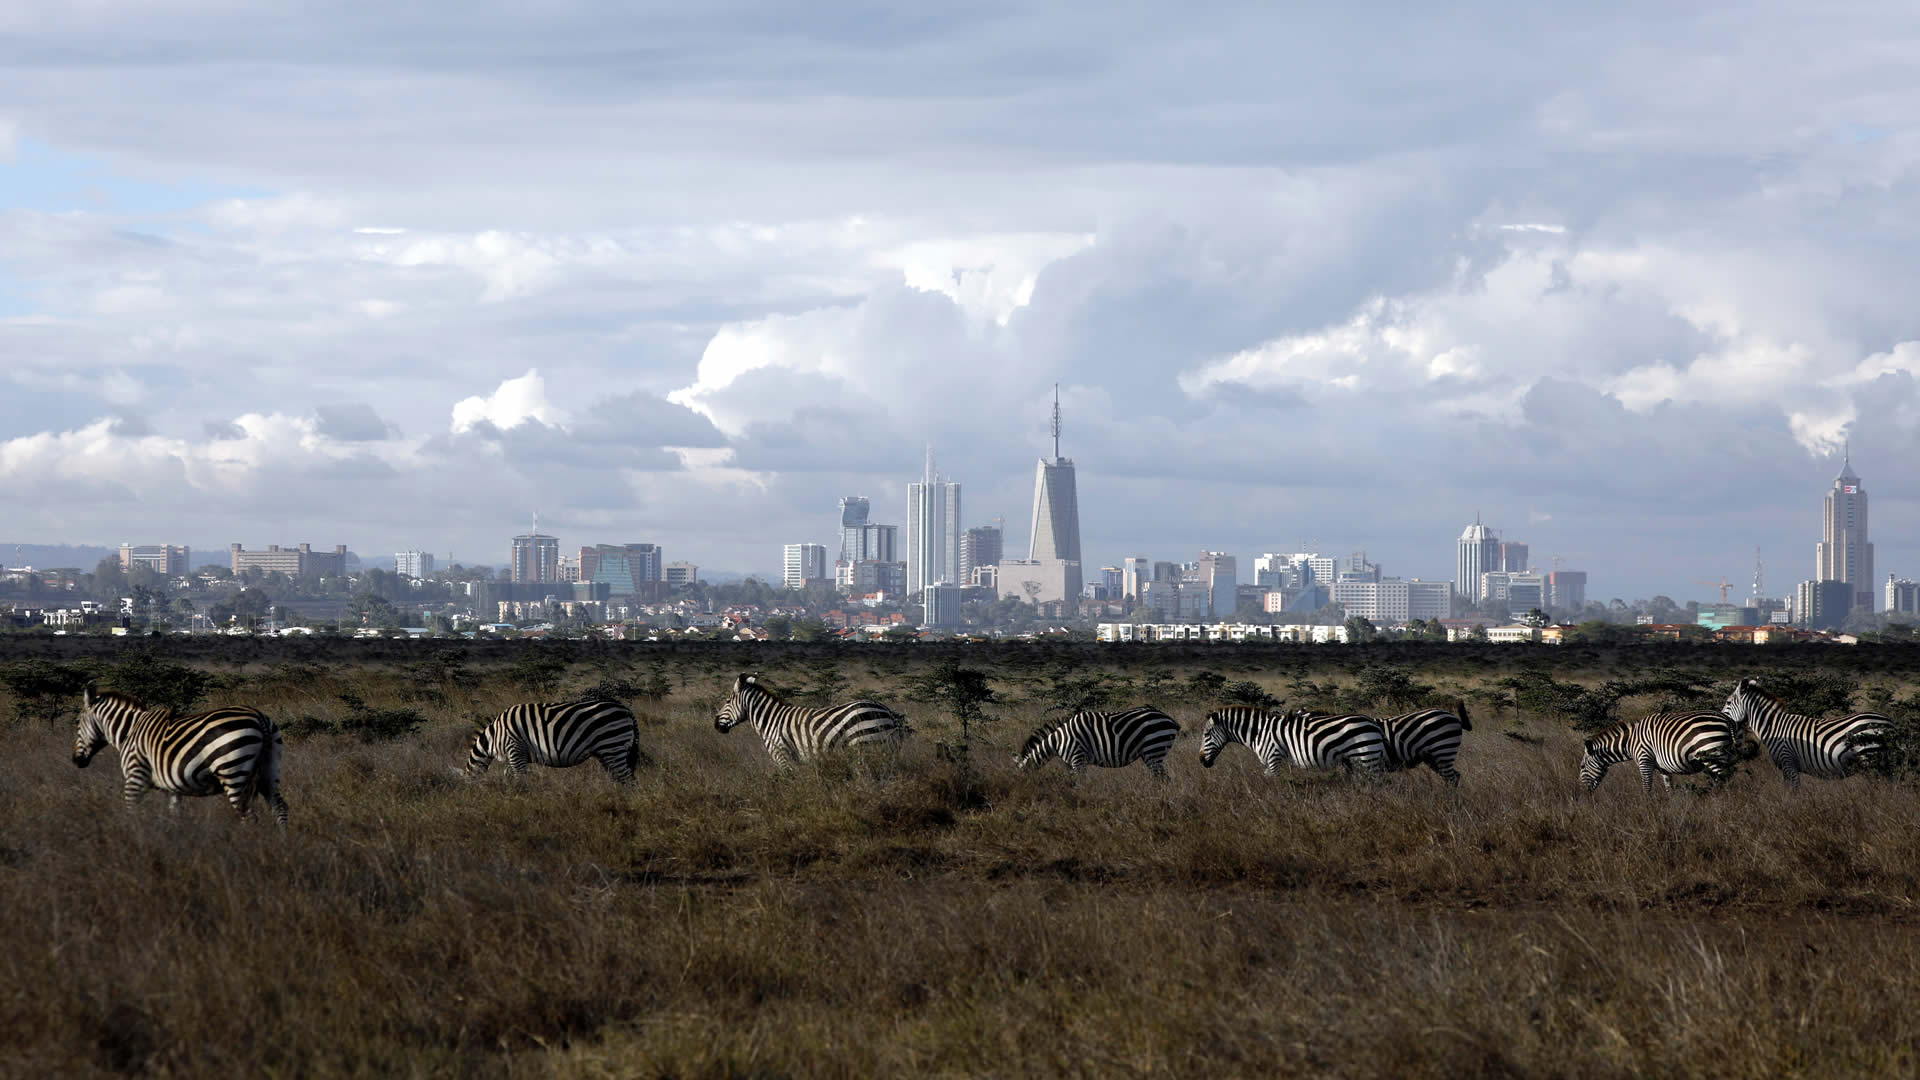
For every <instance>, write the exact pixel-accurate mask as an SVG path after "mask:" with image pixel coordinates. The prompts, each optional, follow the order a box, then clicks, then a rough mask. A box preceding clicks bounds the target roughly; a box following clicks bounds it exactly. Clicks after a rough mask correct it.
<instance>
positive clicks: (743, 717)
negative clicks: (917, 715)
mask: <svg viewBox="0 0 1920 1080" xmlns="http://www.w3.org/2000/svg"><path fill="white" fill-rule="evenodd" d="M743 723H751V724H752V725H753V726H754V727H756V728H758V729H760V738H761V741H763V742H765V743H766V744H767V753H768V754H769V755H770V756H772V758H773V761H774V764H776V765H778V766H780V767H781V768H783V769H790V768H792V767H793V766H794V765H795V764H796V763H797V762H803V761H813V760H814V759H816V758H818V757H820V756H821V755H823V754H826V753H828V752H830V751H833V750H837V749H839V748H841V747H843V746H873V745H879V746H887V747H892V748H894V749H898V748H899V746H900V743H901V742H902V741H903V740H905V738H906V737H907V735H908V733H909V732H910V731H911V730H912V729H911V728H909V727H908V726H907V721H906V718H905V717H903V716H901V715H900V714H898V713H896V712H894V711H893V710H892V709H889V708H887V707H886V706H885V705H882V704H880V703H879V702H877V701H849V702H847V703H845V704H844V705H830V706H828V707H826V708H824V709H809V708H806V707H805V706H801V705H788V704H787V703H785V702H783V701H781V700H780V699H779V698H778V697H775V696H774V694H773V691H771V690H768V689H767V688H766V687H764V686H761V685H760V684H759V682H758V681H757V680H756V679H755V677H754V676H752V675H742V676H740V677H739V678H737V679H735V680H733V693H731V694H729V695H728V696H727V700H725V701H723V702H721V703H720V710H719V711H718V712H717V713H715V714H714V717H713V727H714V730H716V731H719V732H721V733H723V734H724V733H725V732H727V731H730V730H732V728H733V726H734V725H735V724H743Z"/></svg>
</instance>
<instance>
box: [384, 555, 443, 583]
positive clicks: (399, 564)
mask: <svg viewBox="0 0 1920 1080" xmlns="http://www.w3.org/2000/svg"><path fill="white" fill-rule="evenodd" d="M393 572H394V573H396V574H399V575H400V576H401V577H409V578H423V577H426V576H427V575H428V574H431V573H433V553H432V552H428V551H396V552H394V553H393Z"/></svg>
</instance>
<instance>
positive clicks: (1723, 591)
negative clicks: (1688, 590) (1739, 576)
mask: <svg viewBox="0 0 1920 1080" xmlns="http://www.w3.org/2000/svg"><path fill="white" fill-rule="evenodd" d="M1693 583H1694V584H1695V585H1706V586H1708V587H1710V588H1715V589H1719V590H1720V602H1721V603H1723V604H1724V603H1726V602H1727V590H1728V589H1731V588H1733V582H1731V581H1728V580H1727V578H1726V575H1725V574H1722V575H1721V576H1720V580H1719V581H1701V580H1700V579H1699V578H1695V579H1694V580H1693Z"/></svg>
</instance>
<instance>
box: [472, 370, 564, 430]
mask: <svg viewBox="0 0 1920 1080" xmlns="http://www.w3.org/2000/svg"><path fill="white" fill-rule="evenodd" d="M561 416H562V414H561V412H560V410H558V409H556V408H554V407H553V405H552V403H551V402H549V401H548V400H547V383H546V380H545V379H542V378H541V377H540V371H539V369H538V368H532V369H529V370H528V371H527V373H526V374H525V375H522V376H520V377H519V378H516V379H508V380H507V381H505V382H503V383H501V384H500V385H499V387H498V388H496V389H495V390H494V392H493V393H491V394H489V395H487V396H486V397H470V398H464V399H462V400H460V401H458V402H456V403H455V404H454V406H453V427H452V430H453V433H454V434H456V435H458V434H460V433H462V432H465V431H470V430H472V429H473V426H474V425H475V424H479V423H487V424H492V425H493V426H494V427H496V428H498V429H500V430H501V431H511V430H513V429H514V428H517V427H519V426H520V425H521V424H524V423H526V422H528V421H530V420H531V421H536V422H538V423H541V424H545V425H547V426H550V427H551V426H553V425H556V424H558V423H560V422H561Z"/></svg>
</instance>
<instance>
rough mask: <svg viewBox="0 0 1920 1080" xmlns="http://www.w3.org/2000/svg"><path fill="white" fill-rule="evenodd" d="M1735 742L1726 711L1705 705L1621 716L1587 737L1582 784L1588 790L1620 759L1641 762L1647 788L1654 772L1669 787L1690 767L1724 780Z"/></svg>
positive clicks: (1581, 776)
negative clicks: (1631, 718)
mask: <svg viewBox="0 0 1920 1080" xmlns="http://www.w3.org/2000/svg"><path fill="white" fill-rule="evenodd" d="M1733 742H1734V740H1733V725H1732V724H1731V723H1730V722H1728V720H1727V718H1726V716H1725V715H1723V714H1721V713H1717V712H1711V711H1708V710H1704V709H1698V710H1691V711H1687V712H1666V713H1652V714H1650V715H1648V716H1643V717H1641V718H1640V719H1638V720H1623V721H1621V722H1620V723H1618V724H1615V725H1613V726H1612V727H1610V728H1608V729H1607V730H1605V731H1603V732H1601V733H1600V734H1598V735H1595V736H1594V737H1593V738H1591V739H1588V740H1587V742H1586V753H1585V754H1584V755H1583V756H1582V757H1581V758H1580V784H1581V786H1582V787H1584V788H1586V790H1588V791H1592V790H1593V789H1594V788H1596V787H1599V786H1600V781H1601V780H1603V779H1605V778H1606V775H1607V769H1608V768H1609V767H1611V766H1613V765H1616V764H1618V763H1620V762H1622V761H1631V762H1633V763H1634V764H1635V765H1637V766H1638V767H1639V769H1640V783H1641V784H1642V785H1643V786H1644V787H1645V788H1646V789H1647V790H1649V791H1651V790H1653V777H1654V774H1655V773H1659V774H1660V778H1661V780H1662V781H1664V782H1665V783H1666V785H1667V786H1668V787H1672V786H1673V779H1672V778H1673V777H1675V776H1680V775H1685V774H1689V773H1698V772H1704V773H1706V774H1707V775H1708V776H1711V777H1712V778H1714V779H1715V780H1724V779H1726V778H1727V777H1728V776H1729V775H1731V774H1732V772H1733V762H1734V753H1733Z"/></svg>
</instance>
